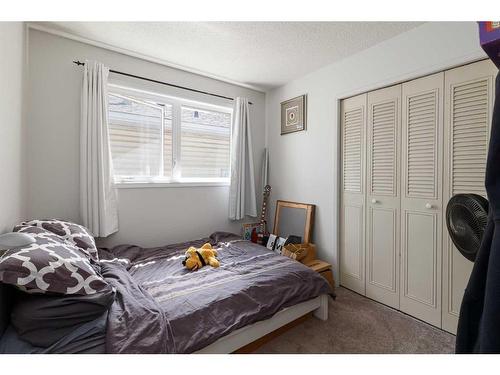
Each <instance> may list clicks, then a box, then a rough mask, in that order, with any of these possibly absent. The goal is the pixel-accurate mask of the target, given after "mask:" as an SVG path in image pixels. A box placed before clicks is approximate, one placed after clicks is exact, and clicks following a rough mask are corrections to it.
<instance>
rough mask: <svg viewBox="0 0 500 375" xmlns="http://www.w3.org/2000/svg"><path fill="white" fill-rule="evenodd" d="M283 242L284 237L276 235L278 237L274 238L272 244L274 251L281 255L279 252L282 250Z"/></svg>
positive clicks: (284, 240)
mask: <svg viewBox="0 0 500 375" xmlns="http://www.w3.org/2000/svg"><path fill="white" fill-rule="evenodd" d="M285 242H286V238H283V237H278V239H277V240H276V243H275V245H274V252H275V253H277V254H280V255H281V252H282V250H283V246H284V245H285Z"/></svg>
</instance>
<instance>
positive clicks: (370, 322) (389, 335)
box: [255, 288, 455, 354]
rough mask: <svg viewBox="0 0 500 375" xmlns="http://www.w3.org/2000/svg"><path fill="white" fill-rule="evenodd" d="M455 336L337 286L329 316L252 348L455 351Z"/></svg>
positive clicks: (276, 350) (277, 350) (272, 350)
mask: <svg viewBox="0 0 500 375" xmlns="http://www.w3.org/2000/svg"><path fill="white" fill-rule="evenodd" d="M454 348H455V336H453V335H450V334H449V333H446V332H444V331H442V330H440V329H438V328H435V327H433V326H431V325H428V324H426V323H424V322H421V321H420V320H417V319H414V318H412V317H410V316H408V315H405V314H403V313H400V312H398V311H396V310H393V309H391V308H389V307H387V306H384V305H382V304H380V303H377V302H375V301H372V300H370V299H368V298H365V297H363V296H360V295H359V294H356V293H353V292H351V291H349V290H347V289H345V288H338V289H337V299H336V300H335V301H334V300H332V299H331V298H329V317H328V321H326V322H323V321H320V320H319V319H316V318H309V319H307V320H306V321H305V322H304V323H302V324H300V325H298V326H296V327H294V328H292V329H291V330H289V331H287V332H285V333H284V334H283V335H281V336H279V337H277V338H275V339H274V340H272V341H270V342H268V343H267V344H265V345H264V346H262V347H260V348H259V349H258V350H257V351H256V352H255V353H270V354H278V353H338V354H340V353H344V354H348V353H379V354H380V353H408V354H412V353H427V354H432V353H453V352H454Z"/></svg>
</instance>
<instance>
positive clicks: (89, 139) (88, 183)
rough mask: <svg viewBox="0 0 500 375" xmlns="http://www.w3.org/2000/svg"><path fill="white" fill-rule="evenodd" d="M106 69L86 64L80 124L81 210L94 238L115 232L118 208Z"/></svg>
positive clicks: (102, 66)
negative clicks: (114, 183)
mask: <svg viewBox="0 0 500 375" xmlns="http://www.w3.org/2000/svg"><path fill="white" fill-rule="evenodd" d="M108 75H109V69H108V68H106V67H105V66H104V65H103V64H100V63H97V62H95V61H86V62H85V67H84V73H83V88H82V107H81V121H80V209H81V215H82V221H83V225H85V226H86V227H87V228H88V229H89V230H90V231H91V232H92V234H93V235H94V236H96V237H107V236H109V235H110V234H112V233H114V232H116V231H118V207H117V201H116V191H115V189H114V187H113V164H112V159H111V150H110V145H109V132H108Z"/></svg>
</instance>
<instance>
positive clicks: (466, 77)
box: [442, 60, 498, 333]
mask: <svg viewBox="0 0 500 375" xmlns="http://www.w3.org/2000/svg"><path fill="white" fill-rule="evenodd" d="M497 71H498V70H497V69H496V68H495V66H494V64H493V63H492V62H491V61H490V60H486V61H481V62H478V63H474V64H470V65H466V66H463V67H459V68H456V69H452V70H449V71H447V72H445V89H446V95H445V139H446V142H445V155H446V157H445V163H444V168H445V169H444V171H445V172H444V176H445V178H444V200H443V203H444V207H446V204H447V203H448V200H449V199H450V198H451V197H452V196H453V195H455V194H458V193H475V194H479V195H482V196H484V197H486V192H485V189H484V177H485V170H486V155H487V150H488V138H489V133H490V130H489V129H490V126H491V125H490V124H491V116H492V110H493V107H492V106H493V98H494V88H495V85H494V78H495V75H496V72H497ZM443 220H444V217H443ZM472 265H473V263H472V262H470V261H468V260H467V259H465V258H464V257H463V256H462V255H461V254H460V253H459V252H458V250H457V249H456V248H455V246H454V245H453V243H452V241H451V239H450V237H449V235H448V231H447V229H446V224H445V223H444V225H443V274H444V277H443V309H442V311H443V315H442V319H443V329H445V330H447V331H449V332H452V333H455V332H456V329H457V323H458V314H459V312H460V305H461V303H462V297H463V291H464V289H465V287H466V285H467V281H468V280H469V276H470V273H471V271H472Z"/></svg>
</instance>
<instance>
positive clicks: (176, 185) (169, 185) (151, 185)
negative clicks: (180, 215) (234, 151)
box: [114, 181, 230, 189]
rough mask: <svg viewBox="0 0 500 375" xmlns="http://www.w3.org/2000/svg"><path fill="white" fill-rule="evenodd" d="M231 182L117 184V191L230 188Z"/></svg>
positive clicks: (132, 182)
mask: <svg viewBox="0 0 500 375" xmlns="http://www.w3.org/2000/svg"><path fill="white" fill-rule="evenodd" d="M229 185H230V183H229V181H177V182H134V181H130V182H123V181H122V182H115V183H114V187H115V188H117V189H149V188H182V187H217V186H229Z"/></svg>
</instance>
